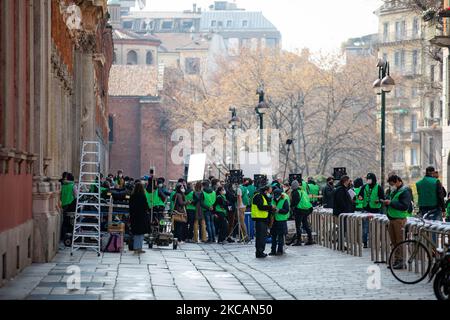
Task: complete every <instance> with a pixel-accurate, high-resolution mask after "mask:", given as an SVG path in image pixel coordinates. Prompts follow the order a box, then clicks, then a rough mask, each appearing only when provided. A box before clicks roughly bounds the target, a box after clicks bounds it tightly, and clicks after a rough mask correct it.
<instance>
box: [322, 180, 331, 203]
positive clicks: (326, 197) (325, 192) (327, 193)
mask: <svg viewBox="0 0 450 320" xmlns="http://www.w3.org/2000/svg"><path fill="white" fill-rule="evenodd" d="M333 193H334V187H332V186H330V185H329V184H327V185H326V186H325V187H323V189H322V196H323V198H322V204H323V207H324V208H333V201H334V196H333Z"/></svg>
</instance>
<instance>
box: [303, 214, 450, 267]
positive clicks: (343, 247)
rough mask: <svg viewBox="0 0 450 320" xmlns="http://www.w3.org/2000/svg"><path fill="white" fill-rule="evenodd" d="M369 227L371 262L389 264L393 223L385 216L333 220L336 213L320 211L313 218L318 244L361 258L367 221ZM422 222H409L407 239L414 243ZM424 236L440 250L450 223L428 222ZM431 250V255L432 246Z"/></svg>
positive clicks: (335, 218)
mask: <svg viewBox="0 0 450 320" xmlns="http://www.w3.org/2000/svg"><path fill="white" fill-rule="evenodd" d="M364 220H367V221H368V223H369V237H368V246H369V248H370V258H371V260H372V261H374V262H377V263H386V262H387V261H388V260H389V255H390V252H391V243H390V238H389V232H388V226H389V219H388V218H387V216H386V215H384V214H372V213H344V214H341V215H340V216H339V217H334V216H333V210H332V209H325V208H322V207H317V208H315V209H314V211H313V213H312V214H311V217H310V221H311V228H312V230H313V231H314V232H315V233H316V234H317V236H316V239H317V241H316V242H317V244H319V245H321V246H324V247H327V248H329V249H332V250H337V251H341V252H345V253H347V254H350V255H353V256H358V257H361V256H362V254H363V221H364ZM422 224H423V223H422V222H421V220H420V219H417V218H414V217H413V218H408V219H407V222H406V225H405V232H404V239H412V238H413V237H414V235H415V234H417V231H418V228H419V227H421V226H422ZM422 232H423V234H424V235H426V236H427V237H428V238H430V239H432V240H433V242H434V244H435V245H436V247H438V248H442V247H443V246H444V244H445V243H448V242H449V239H450V223H443V222H438V221H429V220H427V221H426V225H425V226H423V228H422ZM424 245H426V246H428V249H430V252H431V247H432V245H431V244H426V243H424Z"/></svg>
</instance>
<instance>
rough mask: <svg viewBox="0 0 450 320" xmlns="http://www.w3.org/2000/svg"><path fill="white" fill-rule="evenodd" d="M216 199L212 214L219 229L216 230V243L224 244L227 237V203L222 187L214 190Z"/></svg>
mask: <svg viewBox="0 0 450 320" xmlns="http://www.w3.org/2000/svg"><path fill="white" fill-rule="evenodd" d="M216 193H217V199H216V203H215V204H214V213H215V215H216V217H217V226H218V227H219V228H218V230H217V237H218V239H217V242H218V243H219V244H225V240H226V239H227V236H228V234H227V233H228V221H227V207H228V201H227V198H226V197H225V195H226V191H225V188H224V187H221V186H220V187H218V188H217V190H216Z"/></svg>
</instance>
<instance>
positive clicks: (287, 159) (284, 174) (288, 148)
mask: <svg viewBox="0 0 450 320" xmlns="http://www.w3.org/2000/svg"><path fill="white" fill-rule="evenodd" d="M293 142H294V139H288V140H286V145H287V153H286V166H285V167H284V173H283V182H284V181H285V179H286V170H287V167H288V161H289V152H290V151H291V145H292V143H293Z"/></svg>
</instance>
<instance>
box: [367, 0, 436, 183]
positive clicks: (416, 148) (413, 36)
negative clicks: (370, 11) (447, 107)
mask: <svg viewBox="0 0 450 320" xmlns="http://www.w3.org/2000/svg"><path fill="white" fill-rule="evenodd" d="M376 14H377V15H378V17H379V32H378V57H379V58H382V59H384V60H387V61H389V65H390V73H391V76H392V77H393V78H394V79H395V82H396V86H395V89H394V90H393V91H392V92H390V93H388V94H386V123H387V134H386V135H387V146H386V148H387V149H386V156H387V158H386V159H387V160H386V164H387V167H386V170H387V171H388V172H389V171H395V172H397V173H398V174H400V175H401V176H402V177H405V179H406V180H407V181H409V182H413V181H415V180H417V179H418V178H419V177H420V176H421V175H422V174H423V171H424V170H425V168H426V167H428V166H434V167H435V168H436V169H437V170H441V169H442V157H441V152H442V151H441V150H442V118H443V115H442V101H441V94H440V92H441V86H442V79H443V73H442V64H441V63H440V62H439V59H436V55H435V53H434V52H433V50H430V45H429V43H428V41H426V35H425V25H424V23H423V21H422V19H421V15H420V13H418V12H417V11H416V10H414V9H413V8H412V7H411V6H408V5H405V3H404V2H401V1H391V0H386V1H384V4H383V6H382V7H381V8H379V9H378V10H377V12H376Z"/></svg>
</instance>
